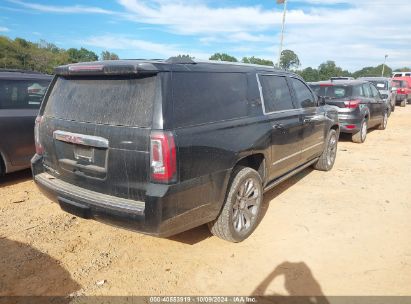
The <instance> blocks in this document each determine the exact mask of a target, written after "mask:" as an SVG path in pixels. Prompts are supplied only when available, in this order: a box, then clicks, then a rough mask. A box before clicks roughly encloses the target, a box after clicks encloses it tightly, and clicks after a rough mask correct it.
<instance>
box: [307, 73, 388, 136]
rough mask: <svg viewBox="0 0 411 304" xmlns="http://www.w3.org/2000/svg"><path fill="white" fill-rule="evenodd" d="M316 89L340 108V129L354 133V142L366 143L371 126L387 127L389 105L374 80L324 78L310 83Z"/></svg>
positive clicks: (316, 91)
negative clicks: (332, 79)
mask: <svg viewBox="0 0 411 304" xmlns="http://www.w3.org/2000/svg"><path fill="white" fill-rule="evenodd" d="M310 87H311V88H312V89H313V91H314V92H315V93H316V94H317V95H319V96H322V97H324V98H325V102H326V103H327V104H329V105H333V106H335V107H336V108H337V109H338V119H339V123H340V130H341V132H343V133H349V134H351V135H352V141H353V142H355V143H363V142H364V141H365V139H366V137H367V130H368V129H369V128H375V127H377V128H378V129H380V130H384V129H385V128H386V126H387V121H388V113H389V110H390V108H391V107H390V105H388V104H387V103H386V102H385V101H384V100H383V99H382V97H381V95H380V93H379V92H378V90H377V88H376V87H375V86H374V84H373V83H371V82H369V81H366V80H342V81H323V82H318V83H310Z"/></svg>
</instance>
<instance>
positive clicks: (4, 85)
mask: <svg viewBox="0 0 411 304" xmlns="http://www.w3.org/2000/svg"><path fill="white" fill-rule="evenodd" d="M49 84H50V81H48V80H0V109H38V108H40V104H41V102H42V100H43V96H44V94H45V92H46V90H47V88H48V86H49Z"/></svg>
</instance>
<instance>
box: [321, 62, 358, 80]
mask: <svg viewBox="0 0 411 304" xmlns="http://www.w3.org/2000/svg"><path fill="white" fill-rule="evenodd" d="M318 74H319V78H320V80H328V79H330V78H331V77H338V76H351V74H350V72H348V71H346V70H343V69H342V68H340V67H339V66H337V65H336V64H335V61H332V60H328V61H326V62H323V63H321V64H320V66H319V67H318Z"/></svg>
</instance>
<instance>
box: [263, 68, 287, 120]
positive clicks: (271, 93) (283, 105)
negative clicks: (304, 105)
mask: <svg viewBox="0 0 411 304" xmlns="http://www.w3.org/2000/svg"><path fill="white" fill-rule="evenodd" d="M258 77H259V79H260V84H261V88H262V93H263V99H264V107H265V112H266V113H270V112H275V111H283V110H290V109H293V108H294V105H293V101H292V99H291V93H290V89H289V88H288V85H287V81H286V79H285V77H282V76H275V75H259V76H258Z"/></svg>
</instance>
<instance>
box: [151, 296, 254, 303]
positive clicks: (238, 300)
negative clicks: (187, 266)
mask: <svg viewBox="0 0 411 304" xmlns="http://www.w3.org/2000/svg"><path fill="white" fill-rule="evenodd" d="M149 301H150V303H256V302H257V299H256V298H254V297H239V296H232V297H226V296H221V297H218V296H217V297H213V296H195V297H177V296H176V297H150V298H149Z"/></svg>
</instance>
